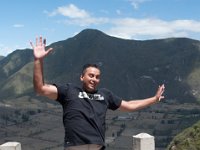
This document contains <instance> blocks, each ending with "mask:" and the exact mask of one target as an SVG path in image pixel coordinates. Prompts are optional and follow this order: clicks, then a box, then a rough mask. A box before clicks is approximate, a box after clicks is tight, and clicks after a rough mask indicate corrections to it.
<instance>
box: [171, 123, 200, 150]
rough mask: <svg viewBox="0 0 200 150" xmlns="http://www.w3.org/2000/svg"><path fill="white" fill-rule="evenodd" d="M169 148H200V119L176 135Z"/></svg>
mask: <svg viewBox="0 0 200 150" xmlns="http://www.w3.org/2000/svg"><path fill="white" fill-rule="evenodd" d="M167 150H200V121H199V122H197V123H196V124H194V125H193V126H192V127H189V128H187V129H185V130H184V131H183V132H181V133H180V134H178V135H177V136H175V137H174V139H173V141H172V142H171V143H170V144H169V146H168V148H167Z"/></svg>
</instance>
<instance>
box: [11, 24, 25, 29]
mask: <svg viewBox="0 0 200 150" xmlns="http://www.w3.org/2000/svg"><path fill="white" fill-rule="evenodd" d="M12 26H13V27H14V28H22V27H24V25H23V24H14V25H12Z"/></svg>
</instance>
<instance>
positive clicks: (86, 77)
mask: <svg viewBox="0 0 200 150" xmlns="http://www.w3.org/2000/svg"><path fill="white" fill-rule="evenodd" d="M80 79H81V81H82V82H83V88H84V90H86V91H87V92H93V91H95V90H96V87H97V86H98V84H99V82H100V70H99V69H97V68H95V67H88V68H87V69H86V70H85V73H84V74H83V75H81V77H80Z"/></svg>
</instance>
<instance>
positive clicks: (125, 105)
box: [120, 84, 165, 111]
mask: <svg viewBox="0 0 200 150" xmlns="http://www.w3.org/2000/svg"><path fill="white" fill-rule="evenodd" d="M164 90H165V86H164V84H163V85H161V86H159V88H158V90H157V92H156V94H155V96H153V97H149V98H146V99H142V100H129V101H125V100H122V102H121V105H120V110H122V111H136V110H139V109H142V108H145V107H147V106H150V105H152V104H155V103H156V102H159V101H160V100H162V99H163V98H164V96H163V93H164Z"/></svg>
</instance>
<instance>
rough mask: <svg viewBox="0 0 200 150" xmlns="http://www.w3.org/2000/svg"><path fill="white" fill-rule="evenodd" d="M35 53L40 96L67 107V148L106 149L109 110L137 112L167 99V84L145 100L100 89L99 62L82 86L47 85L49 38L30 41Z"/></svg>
mask: <svg viewBox="0 0 200 150" xmlns="http://www.w3.org/2000/svg"><path fill="white" fill-rule="evenodd" d="M30 44H31V46H32V48H33V53H34V73H33V84H34V89H35V90H36V92H37V93H39V94H40V95H43V96H46V97H48V98H49V99H52V100H56V101H58V102H59V103H60V104H61V105H62V107H63V124H64V127H65V145H64V146H65V150H100V149H104V148H105V117H106V111H107V109H112V110H116V109H120V110H122V111H135V110H138V109H142V108H144V107H147V106H149V105H152V104H154V103H156V102H158V101H160V100H161V99H163V98H164V96H163V92H164V89H165V87H164V85H161V86H159V88H158V90H157V92H156V94H155V96H153V97H150V98H146V99H143V100H128V101H126V100H123V99H122V98H120V97H118V96H116V95H114V94H113V93H112V92H110V91H109V90H107V89H104V88H102V89H97V86H98V84H99V82H100V74H101V72H100V69H99V67H98V66H97V65H95V64H87V65H85V66H84V67H83V70H82V74H81V76H80V80H81V82H82V87H77V86H75V85H73V84H65V85H57V84H46V83H44V79H43V59H44V57H45V56H47V55H48V54H49V53H50V52H51V51H52V48H49V49H48V50H45V46H46V40H45V39H44V40H43V39H42V37H40V38H39V39H38V38H36V45H35V46H34V45H33V43H32V42H31V43H30Z"/></svg>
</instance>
